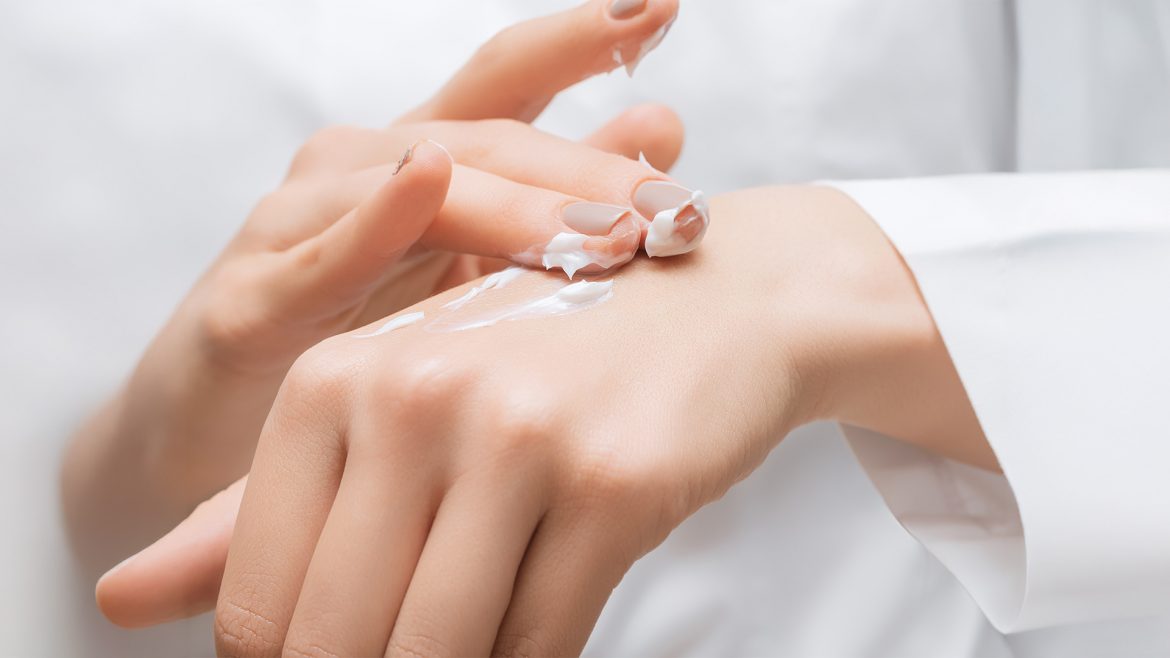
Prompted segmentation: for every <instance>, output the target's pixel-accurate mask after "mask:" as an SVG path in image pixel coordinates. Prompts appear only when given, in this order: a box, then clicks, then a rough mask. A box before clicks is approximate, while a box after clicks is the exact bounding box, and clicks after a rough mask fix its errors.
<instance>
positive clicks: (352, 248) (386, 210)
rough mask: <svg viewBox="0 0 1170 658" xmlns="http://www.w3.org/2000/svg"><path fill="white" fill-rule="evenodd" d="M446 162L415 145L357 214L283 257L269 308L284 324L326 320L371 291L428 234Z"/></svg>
mask: <svg viewBox="0 0 1170 658" xmlns="http://www.w3.org/2000/svg"><path fill="white" fill-rule="evenodd" d="M452 164H453V163H452V160H451V156H450V154H448V153H447V151H446V149H444V148H443V147H442V146H440V145H439V144H437V143H435V142H431V141H422V142H419V143H417V144H415V145H414V146H412V147H411V148H410V149H408V150H407V152H406V154H405V155H404V156H403V157H402V160H401V161H400V162H399V164H398V166H397V167H396V168H395V169H394V172H393V174H392V175H391V176H390V177H389V180H387V181H386V182H385V183H383V184H382V185H381V186H380V187H378V188H376V189H375V190H374V192H373V193H372V194H370V195H369V196H367V197H366V198H365V199H364V200H363V201H361V202H360V203H359V204H358V205H357V207H355V208H354V209H353V210H351V211H349V212H348V213H346V214H345V215H344V216H343V217H342V218H341V219H339V220H338V221H337V222H335V223H334V224H332V225H331V226H329V227H328V228H326V229H325V230H324V231H322V232H321V233H320V234H318V235H316V236H313V237H312V238H309V239H308V240H306V241H304V242H302V243H301V244H298V245H296V246H295V247H293V248H292V249H290V250H288V251H287V252H285V253H283V254H282V255H281V256H282V261H281V262H279V263H278V264H277V268H278V270H279V271H278V272H276V273H275V275H276V276H275V279H276V280H279V281H281V284H280V285H279V286H278V287H277V289H276V290H275V291H274V292H273V297H272V299H273V303H274V304H275V305H276V307H277V308H279V309H281V310H282V311H283V312H284V313H286V314H288V315H289V316H291V317H296V318H303V319H310V320H311V319H323V318H333V317H336V316H337V315H338V314H339V313H342V312H344V311H347V310H350V309H351V308H352V307H353V306H354V305H355V304H357V303H358V302H360V301H361V300H362V298H363V297H364V296H365V295H367V294H369V293H370V292H371V291H372V290H374V289H375V288H376V287H377V286H378V284H379V283H381V281H382V279H383V277H384V276H385V275H386V272H387V270H388V269H389V268H390V267H391V266H392V265H394V264H395V263H396V262H397V261H398V260H399V259H400V258H401V257H402V256H403V255H404V254H405V253H406V251H407V250H408V249H410V248H411V247H412V246H414V244H415V243H416V242H417V241H418V239H419V237H420V236H422V234H423V233H424V232H425V231H426V230H427V228H428V227H429V226H430V224H431V222H432V221H433V220H434V218H435V216H436V215H437V214H438V213H439V209H440V208H441V207H442V206H443V202H444V200H445V199H446V196H447V188H448V186H449V185H450V183H451V167H452Z"/></svg>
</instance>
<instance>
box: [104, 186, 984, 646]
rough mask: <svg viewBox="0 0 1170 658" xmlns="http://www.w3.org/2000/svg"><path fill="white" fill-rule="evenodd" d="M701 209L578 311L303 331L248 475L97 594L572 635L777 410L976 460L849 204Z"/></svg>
mask: <svg viewBox="0 0 1170 658" xmlns="http://www.w3.org/2000/svg"><path fill="white" fill-rule="evenodd" d="M712 213H713V215H714V216H715V217H716V221H715V222H714V223H713V224H712V227H711V230H710V232H709V234H708V236H707V239H706V242H705V243H704V245H703V247H702V248H701V249H699V250H698V251H696V252H694V253H692V254H690V255H688V256H684V257H680V258H676V259H671V260H665V261H645V260H641V259H639V260H637V261H635V262H634V263H631V264H630V265H628V266H627V267H625V268H624V269H623V270H622V271H621V272H620V273H619V274H618V275H616V276H615V287H614V292H615V296H614V298H613V299H612V300H610V301H608V302H606V303H605V304H602V305H601V306H599V307H596V308H594V309H590V310H589V311H586V312H582V313H579V314H576V315H573V316H567V317H563V318H549V319H541V320H530V321H516V322H508V323H502V324H499V325H495V326H492V327H487V328H483V329H476V330H472V331H468V332H460V333H458V334H441V333H440V334H436V333H430V332H427V331H425V330H423V329H421V328H418V327H407V328H405V329H402V330H399V331H396V332H393V333H390V334H387V335H385V336H380V337H378V338H377V339H355V338H353V337H352V336H350V335H342V336H338V337H336V338H333V339H330V340H328V341H326V342H324V343H322V344H321V345H319V346H317V347H315V348H313V349H311V350H310V351H309V352H308V353H307V354H306V355H305V356H304V357H302V358H301V359H300V360H298V362H297V364H296V365H295V366H294V367H293V368H292V370H291V372H290V373H289V376H288V378H287V379H286V381H285V384H284V386H283V387H282V390H281V393H280V395H279V396H278V398H277V400H276V404H275V406H274V407H273V411H272V414H271V415H270V416H269V418H268V421H267V423H266V424H265V427H264V431H263V434H262V436H261V440H260V445H259V448H258V451H257V455H256V460H255V462H254V464H253V468H252V472H251V475H250V477H249V479H248V481H247V485H246V491H245V486H244V483H243V481H241V482H240V483H237V484H236V485H233V487H232V488H231V489H229V490H228V491H226V492H224V493H223V494H221V495H220V496H219V497H217V498H216V499H214V500H212V501H209V502H208V503H207V504H206V505H205V506H203V507H202V508H201V509H200V510H198V511H197V512H196V514H195V515H193V516H192V517H191V519H190V520H189V521H188V522H187V523H185V524H184V525H182V526H180V527H179V528H177V529H176V530H175V531H174V532H173V533H171V534H170V535H168V536H167V537H164V538H163V539H162V540H160V542H159V543H158V544H156V545H155V546H154V547H152V548H151V549H148V550H147V551H146V552H144V553H143V554H142V555H140V556H138V558H136V559H135V560H133V561H132V562H131V563H129V564H127V565H125V566H123V567H122V568H120V569H118V570H116V571H114V572H112V573H111V574H110V575H108V576H107V577H106V578H105V579H103V581H102V583H101V585H100V587H99V600H100V601H101V603H102V605H103V609H104V610H105V611H106V612H107V614H109V615H110V616H111V617H112V618H113V619H115V620H118V621H122V622H125V623H127V624H129V625H142V624H149V623H155V622H156V621H159V620H161V619H162V618H174V617H177V616H183V615H187V614H193V613H195V612H198V611H202V610H205V609H208V608H209V607H211V605H213V603H214V602H215V601H216V599H218V604H217V606H216V610H217V615H216V639H217V642H218V646H219V649H220V651H221V653H223V654H225V655H243V656H261V655H276V654H279V653H281V652H282V651H291V652H293V653H297V652H307V653H309V654H310V655H316V654H314V653H313V652H314V651H318V652H320V651H325V652H328V653H332V654H336V655H375V654H380V653H383V652H384V651H385V652H386V653H387V655H408V654H412V653H421V654H424V655H483V654H488V653H493V654H500V655H518V654H523V655H571V654H574V653H577V652H579V651H580V650H581V648H582V647H583V646H584V643H585V640H586V639H587V638H588V635H589V632H590V631H591V629H592V627H593V624H594V623H595V621H596V618H597V616H598V614H599V613H600V610H601V607H602V606H603V605H604V603H605V601H606V599H607V598H608V596H609V594H610V592H611V591H612V588H613V587H614V586H615V585H616V584H617V582H618V581H619V580H620V578H621V576H622V575H623V574H624V573H625V571H626V570H627V569H628V568H629V567H630V565H632V564H633V562H634V561H635V560H636V559H637V558H638V557H640V556H641V555H644V554H645V553H646V552H648V551H650V550H652V549H653V548H654V547H655V546H657V545H658V544H659V543H660V542H661V541H662V540H663V539H665V537H666V535H667V534H668V533H669V532H670V531H671V530H672V529H673V528H674V527H676V526H677V525H678V524H679V523H681V522H682V521H683V520H684V519H685V518H687V517H688V516H689V515H690V514H691V513H693V512H694V511H695V510H697V509H698V508H699V507H701V506H702V505H704V504H706V503H708V502H710V501H712V500H715V499H717V498H718V497H720V496H721V495H722V494H723V493H724V492H725V491H726V490H727V489H728V488H729V487H731V486H732V485H734V484H735V483H736V482H738V481H739V480H740V479H742V478H744V477H746V476H747V475H748V474H749V473H750V472H751V471H752V470H753V469H754V468H755V467H756V466H757V465H758V464H760V463H761V462H762V461H763V459H764V457H765V456H766V455H767V454H768V452H769V451H770V450H771V449H772V448H773V447H775V445H777V443H778V442H779V441H780V440H781V439H782V438H783V437H784V436H785V435H786V434H787V433H788V432H789V431H790V430H792V429H793V428H795V427H797V426H800V425H802V424H804V423H807V422H810V421H813V420H817V419H825V418H830V419H836V420H840V421H843V422H849V423H853V424H856V425H859V426H862V427H867V428H870V429H874V430H878V431H881V432H884V433H887V434H889V435H891V436H894V437H898V438H900V439H902V440H905V441H908V442H911V443H915V444H917V445H920V446H923V447H925V448H928V449H931V450H935V451H936V452H939V453H941V454H945V455H947V456H950V457H954V458H956V459H960V460H963V461H967V462H969V463H972V464H975V465H979V466H983V467H987V468H995V461H994V457H993V455H992V453H991V452H990V449H989V448H988V446H987V444H986V441H985V439H984V438H983V435H982V431H981V430H980V428H979V425H978V422H977V421H976V419H975V415H974V413H973V411H972V410H971V408H970V405H969V403H968V401H967V398H966V395H965V393H964V391H963V388H962V385H961V383H960V382H959V379H958V376H957V375H956V373H955V371H954V368H953V366H952V364H951V361H950V359H949V357H948V356H947V353H946V350H945V348H944V347H943V344H942V341H941V339H940V337H939V336H938V333H937V331H936V329H935V327H934V324H933V321H932V320H931V318H930V315H929V313H928V312H927V310H926V308H925V306H924V304H923V303H922V300H921V298H920V296H919V294H918V291H917V288H916V286H915V284H914V281H913V278H912V277H911V276H910V274H909V272H908V271H907V270H906V268H905V266H904V264H903V263H902V261H901V259H900V257H899V256H898V254H897V252H896V251H895V250H894V249H893V248H892V246H891V245H890V244H889V243H888V241H887V240H886V239H885V237H884V235H883V234H882V233H881V231H880V230H879V229H878V228H877V227H876V226H875V225H874V224H873V222H872V220H870V219H869V218H868V217H867V216H866V214H865V213H864V212H863V211H862V210H861V209H860V208H858V207H857V206H856V205H855V204H853V203H852V201H851V200H849V199H848V198H847V197H845V196H844V195H842V194H840V193H838V192H836V191H834V190H830V189H826V188H814V187H806V188H801V187H795V188H766V189H760V190H749V191H744V192H739V193H735V194H731V195H726V196H723V197H717V198H716V199H715V200H714V202H713V208H712ZM545 276H547V275H542V274H536V273H533V274H531V275H527V276H526V277H522V278H521V279H520V280H518V281H517V282H515V283H514V284H513V285H514V286H517V287H518V288H517V294H523V293H524V286H533V287H537V286H542V285H544V284H545V283H546V282H544V281H542V279H543V278H544V277H545ZM461 292H462V290H461V289H457V290H453V291H450V292H448V293H445V294H443V295H440V296H438V297H436V298H433V299H430V300H427V301H425V302H422V303H421V304H419V305H418V306H417V307H415V308H416V309H422V310H424V311H431V312H434V311H435V310H436V309H437V308H438V307H439V306H440V305H441V304H442V303H444V302H446V301H448V300H449V299H450V298H454V296H457V295H458V294H460V293H461ZM412 310H413V309H412ZM241 493H243V502H242V505H240V503H239V497H240V494H241ZM237 506H238V510H239V518H238V521H236V524H235V530H234V535H233V533H232V519H233V517H234V515H235V512H236V509H237ZM229 543H230V552H229V549H228V546H229ZM225 556H226V569H225V563H224V557H225ZM568 565H571V567H570V566H568ZM221 575H222V580H221V578H220V576H221ZM147 582H150V583H152V585H153V587H151V588H146V587H145V586H144V585H145V583H147ZM147 590H149V594H145V592H146V591H147ZM217 590H218V591H217Z"/></svg>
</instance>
